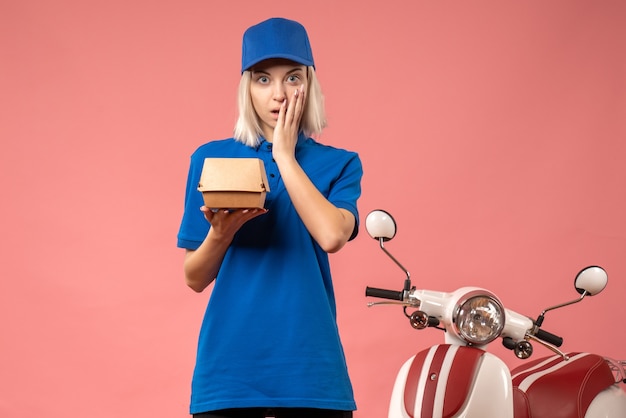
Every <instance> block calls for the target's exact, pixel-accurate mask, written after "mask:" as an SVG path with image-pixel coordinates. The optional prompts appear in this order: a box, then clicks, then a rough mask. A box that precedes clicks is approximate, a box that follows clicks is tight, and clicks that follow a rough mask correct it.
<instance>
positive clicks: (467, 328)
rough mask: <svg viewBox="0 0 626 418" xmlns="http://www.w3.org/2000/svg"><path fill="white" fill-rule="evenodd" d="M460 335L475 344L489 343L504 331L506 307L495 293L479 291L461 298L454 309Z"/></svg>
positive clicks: (455, 322) (455, 321)
mask: <svg viewBox="0 0 626 418" xmlns="http://www.w3.org/2000/svg"><path fill="white" fill-rule="evenodd" d="M454 325H455V327H456V331H457V333H458V335H459V336H460V337H461V338H463V339H464V340H465V341H467V342H468V343H470V344H473V345H483V344H488V343H490V342H491V341H493V340H495V339H496V338H498V336H500V334H501V333H502V329H503V328H504V308H503V307H502V304H501V303H500V301H499V300H498V298H496V297H495V296H494V295H492V294H490V293H488V292H485V291H477V292H470V293H468V294H466V295H465V296H464V297H462V298H461V299H459V301H458V303H457V305H456V306H455V310H454Z"/></svg>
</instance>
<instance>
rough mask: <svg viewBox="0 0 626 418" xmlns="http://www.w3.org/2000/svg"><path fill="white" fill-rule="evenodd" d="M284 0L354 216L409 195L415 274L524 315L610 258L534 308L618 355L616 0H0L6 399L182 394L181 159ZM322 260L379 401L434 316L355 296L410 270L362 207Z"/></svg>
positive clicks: (155, 411) (622, 239) (132, 407)
mask: <svg viewBox="0 0 626 418" xmlns="http://www.w3.org/2000/svg"><path fill="white" fill-rule="evenodd" d="M357 5H358V7H357ZM271 15H283V16H286V17H291V18H295V19H297V20H300V21H301V22H302V23H304V24H305V26H307V28H308V29H309V33H310V36H311V38H312V43H313V48H314V53H315V57H316V60H317V63H318V70H319V76H320V79H321V81H322V86H323V87H324V90H325V93H326V98H327V105H328V111H329V120H330V128H329V129H328V130H327V131H326V133H325V135H324V136H323V138H322V140H323V141H325V142H327V143H330V144H334V145H337V146H340V147H345V148H350V149H354V150H357V151H358V152H359V153H360V155H361V158H362V160H363V164H364V169H365V176H364V181H363V197H362V200H361V201H360V209H361V212H362V216H363V219H364V218H365V215H366V214H367V213H368V212H369V211H370V210H372V209H375V208H386V209H388V210H390V211H391V212H392V213H393V214H394V215H395V217H396V219H397V221H398V222H399V225H400V226H399V232H398V236H397V239H396V240H395V241H394V242H391V243H390V244H389V245H388V248H389V249H390V250H392V251H393V252H394V253H395V254H396V256H397V257H398V258H399V259H400V260H402V262H403V263H404V264H405V265H406V266H407V267H408V268H409V269H410V270H411V273H412V276H413V278H414V283H415V284H416V285H418V286H419V287H424V288H432V289H439V290H452V289H454V288H456V287H458V286H461V285H469V284H473V285H481V286H486V287H489V288H491V289H492V290H493V291H494V292H496V293H497V294H498V295H500V296H501V298H502V299H503V300H504V302H505V303H506V304H508V306H509V307H510V308H512V309H515V310H518V311H521V312H523V313H526V314H528V315H533V316H536V315H537V314H538V313H539V312H540V311H541V310H542V309H543V308H545V307H547V306H548V305H553V304H556V303H560V302H563V301H566V300H568V299H571V298H573V297H575V294H574V291H573V289H572V277H573V275H574V274H575V273H576V272H577V271H578V270H579V269H580V268H581V267H583V266H585V265H587V264H601V265H603V266H605V267H606V268H607V270H608V272H609V277H610V279H611V280H610V282H609V286H608V288H607V290H606V292H605V293H604V294H602V295H600V296H598V297H597V298H593V299H590V300H589V301H588V302H587V303H585V304H583V305H578V306H574V307H570V308H569V309H564V310H562V311H557V312H553V313H550V314H549V315H548V317H547V319H546V322H545V325H546V328H547V329H550V330H552V331H554V332H557V333H560V334H561V335H563V336H564V337H565V348H566V349H567V350H572V351H574V350H579V351H587V350H588V351H597V352H599V353H602V354H606V355H609V356H612V357H618V358H626V350H625V349H624V347H625V346H626V334H625V333H624V332H623V326H621V323H620V327H619V328H616V327H615V326H612V324H611V322H609V321H610V319H611V318H615V319H617V320H618V321H621V320H622V319H623V313H622V309H621V308H620V307H621V306H623V303H624V300H625V299H624V297H625V295H626V260H625V259H624V255H623V254H624V250H625V249H626V221H625V220H624V213H626V199H625V197H624V196H625V195H624V181H625V179H626V164H624V160H625V159H626V141H625V140H626V78H625V77H624V74H626V54H624V50H625V41H624V40H625V39H626V25H624V21H625V19H626V3H624V2H622V1H621V0H614V1H610V0H600V1H594V2H586V1H572V0H557V1H549V2H545V1H525V2H500V1H491V2H490V1H472V2H469V1H466V2H435V1H415V0H411V1H408V0H407V1H400V0H388V1H384V2H340V1H334V0H329V1H318V2H315V6H311V5H310V3H309V2H299V3H298V2H295V3H294V2H292V1H283V0H277V1H274V2H272V3H266V2H250V4H248V5H246V6H245V7H244V6H242V5H241V4H240V2H217V1H207V0H195V1H192V0H188V1H173V0H157V1H146V0H136V1H126V0H124V1H122V0H113V1H107V2H86V1H82V0H56V1H35V0H21V1H19V2H9V1H3V2H2V4H0V60H1V64H0V91H1V92H2V93H1V94H0V97H1V98H0V106H1V107H0V135H1V138H2V153H0V159H1V166H2V177H1V179H0V181H1V183H0V190H1V191H2V195H3V202H4V204H3V205H2V216H1V217H0V222H1V224H2V233H3V235H4V244H3V246H2V247H3V250H2V261H1V263H0V277H1V281H0V318H2V320H1V322H0V327H1V334H2V336H1V337H0V416H2V417H11V418H29V417H34V416H44V415H45V416H47V417H50V418H56V417H64V418H67V417H79V416H80V417H83V416H90V417H95V418H97V417H107V418H108V417H163V418H172V417H185V416H187V404H188V397H189V381H190V375H191V368H192V366H193V361H194V350H195V340H196V333H197V331H198V327H199V325H200V319H201V315H202V311H203V309H204V305H205V303H206V300H207V298H208V294H201V295H196V294H194V293H193V292H192V291H190V290H188V289H187V288H186V287H185V285H184V283H183V278H182V274H181V264H182V251H181V250H179V249H177V248H175V236H176V232H177V227H178V222H179V219H180V215H181V210H182V199H183V189H184V182H185V177H186V170H187V163H188V157H189V155H190V153H191V152H192V151H193V149H194V148H195V147H196V146H197V145H199V144H200V143H202V142H205V141H208V140H210V139H215V138H221V137H226V136H229V135H230V132H231V130H232V126H233V122H234V116H235V89H236V85H237V82H238V78H239V72H238V71H239V53H240V52H239V48H240V37H241V34H242V31H243V30H244V29H245V28H246V27H247V26H249V25H250V24H252V23H256V22H257V21H259V20H262V19H264V18H266V17H269V16H271ZM332 262H333V266H334V271H335V281H336V287H337V297H338V304H339V323H340V327H341V331H342V334H343V338H344V345H345V348H346V353H347V356H348V361H349V367H350V370H351V374H352V377H353V381H354V387H355V392H356V396H357V402H358V404H359V411H358V412H357V413H356V415H355V416H356V417H358V418H373V417H381V416H385V412H384V411H385V410H386V407H387V398H388V396H389V393H390V390H391V385H392V382H393V378H394V375H395V372H396V370H397V369H398V367H399V366H400V364H401V363H402V362H403V361H404V359H406V358H408V357H409V356H410V355H411V354H413V353H414V352H415V351H416V350H418V349H420V348H422V347H426V346H427V345H429V344H432V343H433V342H437V341H439V339H440V338H441V336H440V335H439V333H437V332H436V331H423V332H416V331H412V329H411V328H410V327H409V325H408V323H407V322H406V321H405V320H404V319H403V316H402V314H401V312H400V310H399V309H393V308H388V307H387V308H377V309H368V308H366V302H367V301H366V298H365V297H364V289H365V286H366V285H371V286H377V287H393V288H396V287H400V286H401V282H402V274H401V272H400V271H399V270H397V269H396V267H395V266H394V265H392V264H391V262H390V261H388V260H387V259H386V258H385V257H384V255H383V254H382V253H381V252H380V251H379V250H378V248H377V244H376V242H374V241H373V240H371V239H369V237H368V236H367V233H366V232H365V230H364V229H363V228H362V229H361V235H360V236H359V238H358V239H357V240H356V241H354V242H353V243H351V244H350V245H349V246H347V247H346V248H345V249H344V250H343V251H342V252H340V253H339V254H337V255H334V256H333V257H332ZM613 332H614V333H615V335H609V333H613ZM536 350H537V352H538V354H547V351H546V350H544V349H541V348H537V349H536ZM493 351H494V352H500V351H501V349H500V348H498V347H495V348H494V349H493ZM504 354H505V355H506V358H507V362H509V363H510V364H515V360H513V359H512V354H511V353H508V352H506V353H504Z"/></svg>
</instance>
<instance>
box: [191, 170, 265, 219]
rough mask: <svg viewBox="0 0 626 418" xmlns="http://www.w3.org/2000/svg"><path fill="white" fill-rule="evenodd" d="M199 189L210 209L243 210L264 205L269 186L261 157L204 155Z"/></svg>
mask: <svg viewBox="0 0 626 418" xmlns="http://www.w3.org/2000/svg"><path fill="white" fill-rule="evenodd" d="M198 190H199V191H200V192H202V197H203V198H204V205H205V206H206V207H208V208H211V209H241V208H263V206H264V205H265V194H266V193H267V192H269V190H270V188H269V184H268V182H267V175H266V174H265V165H264V164H263V161H262V160H260V159H258V158H205V159H204V165H203V167H202V174H201V175H200V182H199V183H198Z"/></svg>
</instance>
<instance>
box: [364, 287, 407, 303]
mask: <svg viewBox="0 0 626 418" xmlns="http://www.w3.org/2000/svg"><path fill="white" fill-rule="evenodd" d="M365 296H372V297H375V298H381V299H391V300H402V299H403V298H404V292H403V291H399V292H398V291H397V290H387V289H378V288H375V287H369V286H368V287H366V288H365Z"/></svg>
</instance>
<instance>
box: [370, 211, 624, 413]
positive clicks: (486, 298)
mask: <svg viewBox="0 0 626 418" xmlns="http://www.w3.org/2000/svg"><path fill="white" fill-rule="evenodd" d="M366 229H367V232H368V233H369V235H370V236H371V237H372V238H374V239H376V240H377V241H378V242H379V245H380V248H381V249H382V250H383V251H384V252H385V254H386V255H387V256H388V257H389V258H391V260H393V261H394V262H395V264H396V265H397V266H398V267H400V268H401V269H402V270H403V271H404V273H405V275H406V279H405V280H404V286H403V288H402V290H399V291H395V290H388V289H380V288H372V287H367V288H366V292H365V294H366V296H370V297H376V298H382V299H388V301H379V302H371V303H368V306H378V305H399V306H402V307H403V310H404V314H405V316H406V317H407V318H408V319H409V323H410V324H411V326H412V327H413V328H414V329H416V330H423V329H426V328H435V329H438V330H442V331H444V342H445V343H444V344H438V345H435V346H432V347H429V348H427V349H424V350H422V351H419V352H418V353H417V354H415V355H414V356H412V357H411V358H410V359H408V360H407V361H406V362H405V363H404V365H403V366H402V367H401V368H400V371H399V372H398V374H397V377H396V381H395V384H394V387H393V391H392V395H391V400H390V404H389V415H388V417H389V418H453V417H454V418H461V417H468V418H490V417H493V418H582V417H585V418H600V417H602V418H617V417H619V418H625V417H626V393H625V392H624V391H623V390H622V388H621V387H620V386H621V385H620V383H626V373H625V370H624V366H625V364H626V362H624V361H616V360H612V359H609V358H605V357H603V356H600V355H597V354H593V353H586V352H568V353H565V352H563V351H561V350H560V349H559V347H560V346H561V345H562V343H563V338H561V337H559V336H558V335H555V334H553V333H551V332H548V331H546V330H545V329H543V328H542V325H543V321H544V318H545V314H546V313H547V312H548V311H551V310H554V309H558V308H563V307H565V306H568V305H572V304H575V303H578V302H581V301H582V300H583V299H585V298H586V297H589V296H593V295H596V294H598V293H600V292H601V291H602V290H603V289H604V288H605V287H606V284H607V282H608V276H607V274H606V271H605V270H604V269H603V268H601V267H599V266H589V267H586V268H584V269H582V270H581V271H580V272H579V273H578V274H577V275H576V277H575V280H574V285H575V288H576V290H577V292H578V293H579V295H580V296H579V297H578V298H577V299H574V300H572V301H569V302H565V303H561V304H558V305H555V306H552V307H549V308H547V309H545V310H544V311H543V312H541V314H540V315H539V316H538V317H537V318H536V319H532V318H530V317H527V316H525V315H522V314H519V313H517V312H514V311H512V310H510V309H506V308H505V307H504V305H503V304H502V302H501V300H500V299H499V298H498V297H497V296H496V295H495V294H494V293H493V292H491V291H489V290H487V289H483V288H479V287H462V288H460V289H457V290H454V291H452V292H442V291H434V290H420V289H417V288H416V287H414V286H413V285H412V284H411V277H410V274H409V272H408V270H407V269H406V268H404V267H403V266H402V264H401V263H400V262H399V261H398V260H396V258H394V256H393V255H392V254H391V253H390V252H389V251H388V250H387V249H386V247H385V243H386V242H387V241H389V240H391V239H392V238H393V237H394V236H395V234H396V230H397V227H396V223H395V220H394V219H393V217H392V216H391V215H390V214H389V213H388V212H386V211H384V210H375V211H372V212H370V213H369V215H368V216H367V218H366ZM410 311H412V312H410ZM497 339H501V340H502V343H503V345H504V346H505V347H506V348H508V349H510V350H512V351H513V353H514V354H515V355H516V356H517V357H518V358H519V359H524V360H525V359H529V358H530V357H531V356H532V354H533V344H537V345H541V346H543V347H545V348H547V349H549V350H550V351H552V352H553V355H551V356H547V357H542V358H539V359H536V360H529V361H528V362H525V363H524V364H523V365H522V366H519V367H517V368H514V369H513V370H509V367H508V366H507V365H506V364H505V362H504V361H503V360H502V359H500V358H499V357H498V356H496V355H494V354H492V353H489V352H488V351H486V348H487V346H488V345H489V344H491V343H492V342H494V341H495V340H497Z"/></svg>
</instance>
